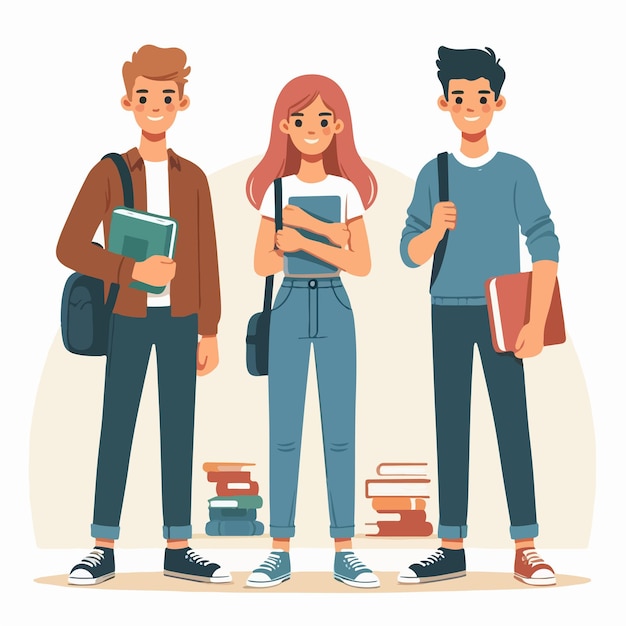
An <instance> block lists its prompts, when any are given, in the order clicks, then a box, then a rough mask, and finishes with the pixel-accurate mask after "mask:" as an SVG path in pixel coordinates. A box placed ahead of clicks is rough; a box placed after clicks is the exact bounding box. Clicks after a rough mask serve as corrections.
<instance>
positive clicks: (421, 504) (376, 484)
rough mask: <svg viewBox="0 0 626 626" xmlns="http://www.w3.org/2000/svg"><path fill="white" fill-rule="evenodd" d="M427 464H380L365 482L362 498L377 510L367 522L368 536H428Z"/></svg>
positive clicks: (431, 530)
mask: <svg viewBox="0 0 626 626" xmlns="http://www.w3.org/2000/svg"><path fill="white" fill-rule="evenodd" d="M427 470H428V464H427V463H421V462H417V463H379V464H378V466H377V467H376V475H377V478H371V479H367V480H366V481H365V497H366V498H368V499H369V500H370V501H371V503H372V507H373V509H374V510H375V511H376V512H377V513H378V519H377V521H375V522H368V523H366V526H367V527H368V531H370V532H367V533H366V536H367V537H429V536H430V535H432V532H433V526H432V524H431V523H430V522H429V521H428V520H427V519H426V502H427V500H428V498H429V497H430V495H429V485H430V478H429V477H428V471H427Z"/></svg>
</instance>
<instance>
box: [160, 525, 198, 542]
mask: <svg viewBox="0 0 626 626" xmlns="http://www.w3.org/2000/svg"><path fill="white" fill-rule="evenodd" d="M190 538H191V526H163V539H190Z"/></svg>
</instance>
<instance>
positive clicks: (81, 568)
mask: <svg viewBox="0 0 626 626" xmlns="http://www.w3.org/2000/svg"><path fill="white" fill-rule="evenodd" d="M113 576H115V557H114V556H113V548H102V547H100V546H96V547H95V548H94V549H93V550H92V551H91V552H90V553H89V554H88V555H87V556H86V557H85V558H84V559H83V560H82V561H81V562H80V563H78V564H77V565H74V567H73V568H72V571H71V572H70V575H69V576H68V578H67V582H68V583H69V584H70V585H97V584H98V583H103V582H104V581H105V580H109V578H113Z"/></svg>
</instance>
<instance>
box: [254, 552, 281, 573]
mask: <svg viewBox="0 0 626 626" xmlns="http://www.w3.org/2000/svg"><path fill="white" fill-rule="evenodd" d="M279 563H280V556H278V554H270V555H269V556H268V557H267V558H266V559H265V561H263V563H261V565H259V567H258V568H257V569H266V570H268V571H269V572H273V571H274V570H275V569H278V564H279Z"/></svg>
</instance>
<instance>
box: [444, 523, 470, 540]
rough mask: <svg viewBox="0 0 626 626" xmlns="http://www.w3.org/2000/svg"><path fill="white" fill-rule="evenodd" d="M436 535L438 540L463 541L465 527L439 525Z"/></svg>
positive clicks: (465, 532) (465, 533)
mask: <svg viewBox="0 0 626 626" xmlns="http://www.w3.org/2000/svg"><path fill="white" fill-rule="evenodd" d="M437 535H438V536H439V538H440V539H465V538H466V537H467V525H465V524H463V525H462V526H445V525H444V524H439V527H438V528H437Z"/></svg>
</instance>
